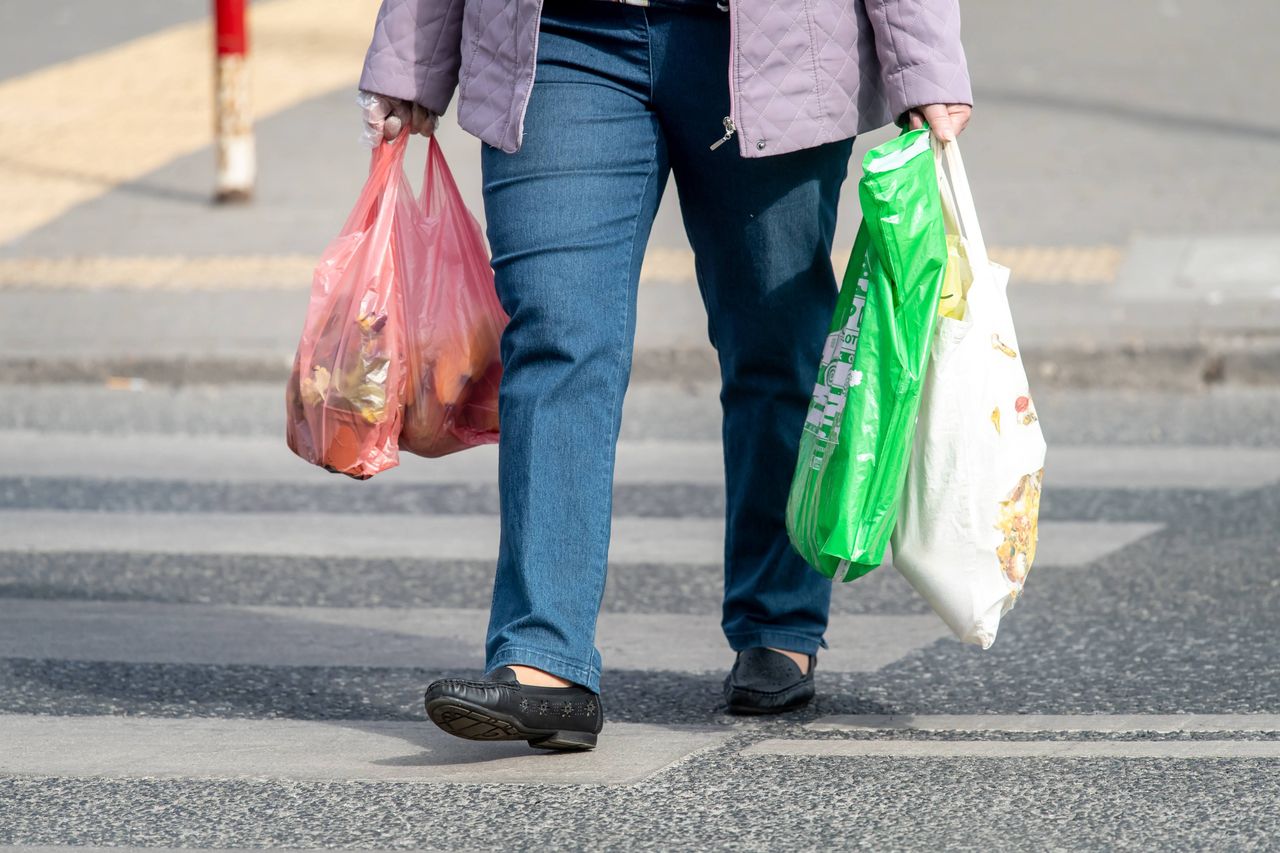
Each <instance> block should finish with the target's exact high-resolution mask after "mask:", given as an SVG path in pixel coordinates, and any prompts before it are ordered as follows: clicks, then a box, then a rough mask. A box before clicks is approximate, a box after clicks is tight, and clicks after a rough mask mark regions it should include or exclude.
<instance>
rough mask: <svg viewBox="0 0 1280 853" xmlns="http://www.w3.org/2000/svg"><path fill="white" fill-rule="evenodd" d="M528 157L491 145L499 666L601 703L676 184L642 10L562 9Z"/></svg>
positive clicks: (527, 142) (529, 127)
mask: <svg viewBox="0 0 1280 853" xmlns="http://www.w3.org/2000/svg"><path fill="white" fill-rule="evenodd" d="M536 79H537V82H536V83H535V85H534V88H533V94H532V97H531V98H530V101H529V107H528V112H527V114H526V116H525V132H524V144H523V146H522V147H521V149H520V151H519V152H518V153H516V154H505V153H503V152H501V151H499V150H498V149H495V148H491V147H489V146H484V148H483V152H482V169H483V174H484V201H485V212H486V214H487V218H488V236H489V242H490V246H491V248H492V252H493V267H494V273H495V279H496V284H497V290H498V296H499V298H500V299H501V301H502V305H503V307H504V308H505V309H506V311H507V313H508V314H509V315H510V316H511V322H510V325H508V327H507V330H506V332H505V334H504V335H503V338H502V360H503V369H504V371H505V372H504V375H503V377H502V386H501V393H500V396H499V417H500V420H501V424H502V428H501V436H500V442H499V465H498V476H499V488H500V492H501V514H502V533H501V542H500V545H499V555H498V566H497V576H496V579H495V583H494V591H493V607H492V610H491V615H490V622H489V633H488V640H487V643H486V652H487V667H488V669H490V670H492V669H494V668H496V667H499V666H502V665H505V664H524V665H528V666H535V667H538V668H540V669H543V670H546V671H547V672H551V673H553V674H555V675H558V676H560V677H562V678H566V679H568V680H570V681H573V682H576V683H578V684H582V685H584V686H586V687H588V688H590V689H592V690H598V689H599V678H600V654H599V652H598V651H597V650H596V649H595V626H596V617H597V615H598V612H599V609H600V602H601V598H602V595H603V592H604V582H605V571H606V567H607V558H608V549H609V528H610V519H611V512H612V493H613V492H612V484H613V468H614V450H615V444H616V442H617V437H618V428H619V424H620V420H621V410H622V399H623V395H624V393H625V391H626V387H627V382H628V378H629V376H630V370H631V353H632V344H633V339H634V333H635V301H636V287H637V284H638V282H639V278H640V265H641V261H642V258H643V254H644V247H645V243H646V241H647V240H648V236H649V230H650V226H651V225H652V223H653V218H654V215H655V213H656V211H657V207H658V202H659V199H660V196H661V193H662V188H663V186H664V184H665V183H666V179H667V174H668V167H667V160H666V150H665V145H664V142H663V140H662V138H661V135H660V133H659V131H658V125H657V121H656V119H655V118H654V116H653V113H652V111H651V110H650V106H649V92H650V77H649V51H648V43H647V26H646V22H645V17H644V13H643V11H642V10H640V9H637V8H635V7H630V6H623V5H622V4H616V5H615V4H610V3H581V4H555V5H554V9H553V7H552V5H551V4H549V5H548V13H547V14H546V15H545V16H544V18H543V21H542V31H541V34H540V37H539V51H538V67H537V78H536Z"/></svg>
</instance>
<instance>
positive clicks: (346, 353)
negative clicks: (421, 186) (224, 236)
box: [285, 133, 421, 480]
mask: <svg viewBox="0 0 1280 853" xmlns="http://www.w3.org/2000/svg"><path fill="white" fill-rule="evenodd" d="M408 136H409V134H407V133H406V134H402V135H401V137H400V138H399V139H397V140H396V141H395V142H394V143H390V144H386V145H379V146H378V147H377V148H376V149H375V150H374V152H373V159H372V163H371V165H370V167H369V178H368V180H366V181H365V185H364V189H363V190H362V191H361V193H360V198H359V200H358V201H357V202H356V206H355V209H354V210H352V211H351V215H350V216H349V217H348V218H347V222H346V224H345V225H344V226H343V227H342V231H341V233H340V234H339V235H338V237H337V239H335V240H334V241H333V242H332V243H330V244H329V247H328V248H327V249H326V250H325V252H324V255H322V256H321V258H320V263H319V264H318V265H317V266H316V270H315V275H314V277H313V278H312V284H311V302H310V304H309V305H308V307H307V317H306V321H305V323H304V325H303V329H302V339H301V341H300V342H299V343H298V353H297V356H296V357H295V358H294V362H293V375H292V376H290V377H289V384H288V387H287V388H286V391H285V408H286V424H285V437H286V440H287V441H288V443H289V447H290V449H291V450H293V452H294V453H296V454H298V455H299V456H301V457H302V458H303V459H305V460H307V461H308V462H311V463H312V464H315V465H319V466H321V467H323V468H326V469H328V470H330V471H335V472H337V473H341V474H346V475H348V476H351V477H355V478H357V479H360V480H364V479H368V478H369V477H372V476H373V475H374V474H376V473H378V472H379V471H385V470H386V469H388V468H392V467H395V466H396V465H397V464H399V454H398V452H397V437H398V436H399V433H400V425H401V422H402V418H403V402H404V400H403V395H404V388H405V377H406V376H407V368H408V365H407V362H406V349H405V341H404V313H403V305H402V301H401V295H400V288H399V285H398V280H397V279H398V277H399V276H400V275H401V270H400V266H401V252H399V251H398V249H397V247H396V245H395V244H396V243H397V242H398V240H397V239H396V237H395V236H394V235H395V232H396V231H397V230H398V229H400V228H401V227H402V224H403V222H404V221H405V220H406V219H407V220H408V222H409V223H410V224H411V225H412V223H413V222H414V221H415V220H416V219H420V218H421V214H420V212H419V211H418V208H417V205H416V204H415V203H414V200H413V190H412V188H411V187H410V186H409V182H408V181H407V180H406V179H405V176H404V152H405V147H406V145H407V142H408Z"/></svg>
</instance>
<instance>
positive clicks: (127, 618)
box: [0, 599, 946, 672]
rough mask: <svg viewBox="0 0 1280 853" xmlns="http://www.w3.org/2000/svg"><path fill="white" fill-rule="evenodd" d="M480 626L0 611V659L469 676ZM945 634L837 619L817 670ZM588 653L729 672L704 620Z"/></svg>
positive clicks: (445, 620)
mask: <svg viewBox="0 0 1280 853" xmlns="http://www.w3.org/2000/svg"><path fill="white" fill-rule="evenodd" d="M487 624H488V612H487V611H485V610H479V609H456V608H375V607H266V606H253V607H230V606H217V605H196V604H166V603H157V602H96V601H88V602H86V601H31V600H20V599H0V657H11V658H33V659H50V658H56V659H59V660H81V661H117V662H124V663H186V664H209V665H212V664H218V665H252V666H282V667H299V666H367V667H424V666H425V667H431V668H436V669H479V668H481V667H482V666H483V665H484V659H483V648H484V636H485V627H486V625H487ZM945 633H946V628H945V627H944V626H943V625H942V623H941V622H940V621H939V620H938V619H937V618H936V617H935V616H933V615H932V614H928V615H923V614H922V615H893V616H885V615H875V614H869V615H862V614H860V615H850V616H844V615H842V616H837V617H835V618H833V619H832V623H831V627H830V629H829V630H828V633H827V641H828V643H829V644H830V645H831V649H830V650H828V651H824V652H823V657H822V661H823V669H824V670H830V671H838V672H873V671H875V670H878V669H880V668H881V667H884V666H887V665H888V664H890V663H893V662H894V661H897V660H899V659H901V658H902V657H904V656H905V655H907V654H910V653H911V652H913V651H915V650H916V649H919V648H923V647H924V646H926V645H928V644H930V643H932V642H934V641H936V640H938V639H940V638H941V637H943V636H944V635H945ZM597 645H598V646H599V648H600V651H601V654H602V655H603V657H604V658H605V661H606V665H607V666H609V667H610V668H613V669H648V670H663V671H673V672H716V671H720V670H724V669H726V668H727V667H728V665H729V664H731V663H732V662H733V660H732V653H731V652H730V651H729V649H728V647H727V646H726V645H725V640H724V636H723V634H722V633H721V630H720V622H719V618H718V614H717V613H714V612H711V613H706V614H701V615H685V614H676V613H603V614H601V616H600V623H599V634H598V637H597Z"/></svg>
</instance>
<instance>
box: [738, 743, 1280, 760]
mask: <svg viewBox="0 0 1280 853" xmlns="http://www.w3.org/2000/svg"><path fill="white" fill-rule="evenodd" d="M739 754H740V755H744V756H748V757H760V756H813V757H820V758H1183V759H1205V758H1271V759H1275V758H1280V741H1275V740H1263V741H1258V740H1193V741H1150V740H1146V741H1115V740H1109V741H1106V740H1104V741H1070V740H1037V741H991V740H980V741H941V740H785V739H782V738H772V739H769V740H763V741H760V742H759V743H755V744H752V745H751V746H749V747H747V748H746V749H743V750H742V751H741V752H740V753H739Z"/></svg>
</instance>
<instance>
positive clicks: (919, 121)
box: [907, 110, 924, 130]
mask: <svg viewBox="0 0 1280 853" xmlns="http://www.w3.org/2000/svg"><path fill="white" fill-rule="evenodd" d="M907 116H908V118H909V121H908V122H907V126H908V127H909V128H910V129H911V130H919V129H920V128H922V127H924V118H923V117H921V115H920V111H919V110H912V111H911V112H910V113H908V114H907Z"/></svg>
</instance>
